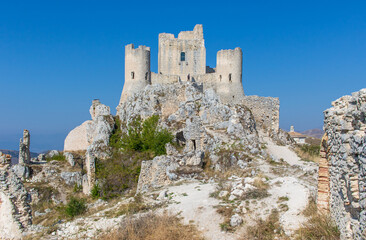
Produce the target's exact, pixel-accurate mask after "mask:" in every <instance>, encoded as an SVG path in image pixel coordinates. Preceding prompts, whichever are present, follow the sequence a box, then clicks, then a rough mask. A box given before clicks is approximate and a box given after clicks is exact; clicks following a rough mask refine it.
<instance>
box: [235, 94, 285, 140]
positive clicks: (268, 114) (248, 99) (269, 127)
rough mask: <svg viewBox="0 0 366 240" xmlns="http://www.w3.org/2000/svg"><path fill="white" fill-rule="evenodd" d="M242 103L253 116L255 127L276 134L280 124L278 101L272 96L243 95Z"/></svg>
mask: <svg viewBox="0 0 366 240" xmlns="http://www.w3.org/2000/svg"><path fill="white" fill-rule="evenodd" d="M242 103H243V104H244V105H245V106H247V107H248V108H249V109H250V110H251V111H252V114H253V116H254V119H255V121H256V125H257V129H258V130H259V129H263V130H264V132H265V133H268V134H269V135H273V134H277V133H278V131H279V124H280V101H279V99H278V98H273V97H259V96H255V95H253V96H244V97H243V100H242Z"/></svg>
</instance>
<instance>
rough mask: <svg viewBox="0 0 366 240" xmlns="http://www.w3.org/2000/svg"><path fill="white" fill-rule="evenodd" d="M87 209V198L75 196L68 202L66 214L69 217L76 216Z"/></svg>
mask: <svg viewBox="0 0 366 240" xmlns="http://www.w3.org/2000/svg"><path fill="white" fill-rule="evenodd" d="M85 211H86V204H85V199H78V198H75V197H71V198H70V201H69V202H68V203H67V204H66V207H65V214H66V215H67V216H68V217H71V218H73V217H75V216H77V215H80V214H82V213H84V212H85Z"/></svg>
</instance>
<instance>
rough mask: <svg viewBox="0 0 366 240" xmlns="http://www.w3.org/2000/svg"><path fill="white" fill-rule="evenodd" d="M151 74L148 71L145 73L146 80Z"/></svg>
mask: <svg viewBox="0 0 366 240" xmlns="http://www.w3.org/2000/svg"><path fill="white" fill-rule="evenodd" d="M148 76H149V73H148V72H147V73H146V74H145V80H147V77H148Z"/></svg>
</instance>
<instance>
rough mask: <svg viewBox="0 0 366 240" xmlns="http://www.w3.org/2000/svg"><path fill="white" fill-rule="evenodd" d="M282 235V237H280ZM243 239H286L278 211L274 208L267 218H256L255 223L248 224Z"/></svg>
mask: <svg viewBox="0 0 366 240" xmlns="http://www.w3.org/2000/svg"><path fill="white" fill-rule="evenodd" d="M279 237H281V238H279ZM239 239H242V240H273V239H286V237H285V236H284V234H283V230H282V228H281V225H280V222H279V214H278V211H276V210H273V211H272V212H271V214H270V215H269V216H268V217H267V219H265V220H262V219H258V220H256V223H255V225H253V226H248V228H247V231H246V233H245V234H244V235H243V236H242V238H239Z"/></svg>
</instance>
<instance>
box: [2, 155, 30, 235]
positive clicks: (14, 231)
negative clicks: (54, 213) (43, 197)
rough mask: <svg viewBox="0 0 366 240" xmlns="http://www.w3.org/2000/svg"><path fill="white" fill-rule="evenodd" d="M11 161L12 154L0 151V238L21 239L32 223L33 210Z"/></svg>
mask: <svg viewBox="0 0 366 240" xmlns="http://www.w3.org/2000/svg"><path fill="white" fill-rule="evenodd" d="M10 162H11V157H10V155H5V154H3V153H2V152H0V239H21V238H22V235H21V233H22V231H23V230H24V229H25V228H27V227H28V226H30V225H31V224H32V212H31V208H30V205H29V202H30V198H29V197H28V192H27V191H26V189H25V188H24V186H23V183H22V182H21V180H20V179H19V178H18V177H17V175H16V174H15V173H14V172H13V170H12V169H11V168H10Z"/></svg>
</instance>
